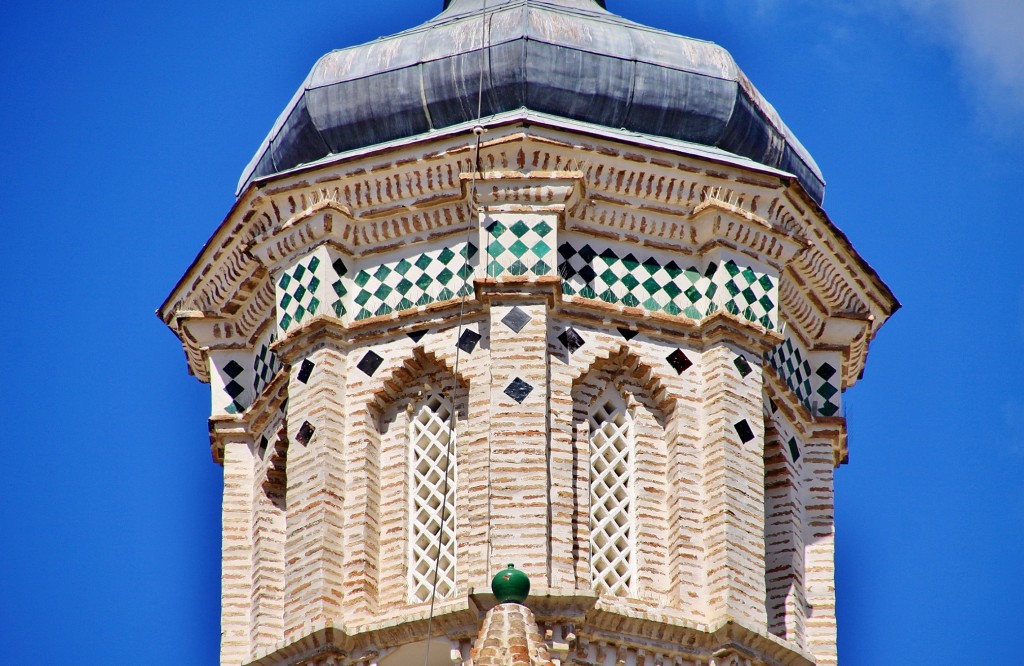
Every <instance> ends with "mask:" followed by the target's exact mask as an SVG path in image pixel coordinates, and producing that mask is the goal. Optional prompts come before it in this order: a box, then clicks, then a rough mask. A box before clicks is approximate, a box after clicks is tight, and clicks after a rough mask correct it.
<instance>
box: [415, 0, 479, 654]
mask: <svg viewBox="0 0 1024 666" xmlns="http://www.w3.org/2000/svg"><path fill="white" fill-rule="evenodd" d="M488 41H489V39H488V21H487V0H484V2H483V11H482V14H481V19H480V78H479V82H478V91H477V102H476V125H475V126H474V127H473V134H475V135H476V142H475V143H476V145H475V148H474V151H473V165H472V166H473V177H472V181H471V183H470V188H469V201H468V207H469V224H467V225H466V240H465V243H464V246H463V247H464V252H465V255H464V258H465V265H464V267H463V270H462V273H463V275H464V277H463V280H465V283H464V284H463V286H462V295H461V299H460V301H459V325H458V328H457V331H456V335H455V369H454V374H453V377H452V388H451V391H450V392H449V402H450V405H451V412H450V414H449V424H448V433H449V434H448V447H447V449H446V451H445V461H444V485H443V486H442V494H441V519H440V521H439V522H438V526H437V548H436V549H435V553H434V572H433V580H432V582H431V586H430V612H429V614H428V616H427V647H426V650H425V652H424V654H423V666H428V664H429V661H430V639H431V638H433V629H434V608H435V605H436V602H437V575H438V570H439V568H440V566H441V548H442V545H443V536H444V524H445V521H446V520H447V519H448V516H447V513H448V511H447V510H448V492H449V490H450V489H449V479H450V478H451V475H450V474H449V473H448V470H449V469H450V467H451V464H452V457H453V455H454V453H455V450H456V447H455V441H456V439H457V435H458V419H457V418H456V417H457V414H458V402H457V395H458V391H459V362H460V360H461V353H460V352H461V351H462V347H460V346H459V342H460V341H461V339H462V333H463V330H464V328H465V317H466V297H467V296H468V294H469V291H468V290H467V288H466V287H467V286H468V282H469V277H470V275H471V272H472V271H471V268H470V253H469V246H470V243H471V241H472V233H473V228H474V226H475V225H474V223H473V222H474V219H479V215H480V209H479V206H478V205H477V200H476V178H477V174H478V173H480V142H481V140H482V138H483V135H484V133H485V132H486V131H487V130H486V129H484V127H483V126H481V125H480V120H481V118H482V117H483V100H484V66H485V63H486V60H485V58H486V56H487V49H486V46H487V42H488ZM480 251H481V252H482V251H483V248H481V250H480ZM489 456H490V451H488V457H489ZM489 462H490V461H489V460H488V463H489ZM488 474H490V465H489V464H488ZM487 495H488V500H487V512H488V524H490V483H488V486H487ZM456 548H458V546H457V543H456ZM490 559H491V558H490V540H488V553H487V562H488V565H489V564H490Z"/></svg>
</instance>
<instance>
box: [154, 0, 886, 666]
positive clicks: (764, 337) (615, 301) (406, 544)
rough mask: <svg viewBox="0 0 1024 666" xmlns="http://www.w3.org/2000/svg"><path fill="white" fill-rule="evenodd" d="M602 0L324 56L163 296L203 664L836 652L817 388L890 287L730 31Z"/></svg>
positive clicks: (509, 13) (623, 660)
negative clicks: (196, 393)
mask: <svg viewBox="0 0 1024 666" xmlns="http://www.w3.org/2000/svg"><path fill="white" fill-rule="evenodd" d="M603 5H604V3H603V2H596V1H595V0H486V2H485V0H449V1H448V2H446V3H445V7H444V10H443V11H442V13H441V14H440V15H439V16H438V17H436V18H435V19H433V20H431V21H429V22H427V23H426V24H424V25H422V26H419V27H416V28H413V29H411V30H409V31H407V32H404V33H401V34H399V35H396V36H394V37H389V38H384V39H381V40H377V41H375V42H372V43H369V44H366V45H363V46H358V47H354V48H349V49H344V50H340V51H334V52H332V53H329V54H327V55H326V56H324V57H323V58H322V59H321V60H320V61H319V62H318V63H317V64H316V65H315V67H314V68H313V71H312V72H311V73H310V75H309V77H308V78H307V79H306V81H305V82H304V83H303V85H302V87H301V88H300V90H299V92H298V93H297V94H296V95H295V97H294V98H293V100H292V102H291V103H290V104H289V106H288V108H287V109H285V111H284V113H283V114H282V115H281V118H280V119H279V120H278V122H277V124H276V125H275V127H274V128H273V130H272V131H271V133H270V135H269V136H268V137H267V139H266V140H265V141H264V142H263V144H262V146H261V147H260V149H259V150H258V151H257V153H256V155H255V157H254V158H253V161H252V162H251V164H250V165H249V167H248V168H247V169H246V170H245V172H244V174H243V176H242V179H241V183H240V186H239V191H238V198H237V201H236V203H235V205H234V206H233V207H232V209H231V211H230V212H229V214H228V216H227V218H226V220H225V221H224V223H223V224H222V225H221V226H220V228H219V229H217V231H216V232H215V233H214V235H213V237H212V238H211V240H210V241H209V242H208V244H207V245H206V247H205V248H204V250H203V252H202V253H201V254H200V256H199V257H198V258H197V259H196V261H195V263H193V265H192V266H191V267H190V268H189V270H188V272H187V273H186V274H185V276H184V277H183V278H182V279H181V281H180V282H179V283H178V285H177V286H176V287H175V289H174V290H173V292H172V293H171V295H170V296H169V297H168V299H167V301H166V302H165V303H164V305H163V306H162V307H161V308H160V311H159V314H160V316H161V318H162V319H163V320H164V321H165V322H166V323H167V325H168V326H170V327H171V329H172V330H173V331H174V332H175V333H176V334H177V335H178V336H179V338H180V339H181V341H182V343H183V345H184V350H185V354H186V358H187V360H188V365H189V369H190V371H191V372H192V373H193V374H194V375H195V376H196V377H198V378H199V379H200V380H202V381H204V382H208V383H209V384H210V387H211V395H212V401H211V410H212V415H211V417H210V433H211V443H212V451H213V457H214V459H215V460H216V462H217V463H219V464H221V465H223V466H224V497H223V508H222V511H223V516H222V520H223V551H222V553H223V556H222V566H223V574H222V606H221V608H222V610H221V625H222V645H221V663H222V664H259V665H261V666H263V665H265V666H271V665H273V666H279V665H285V664H288V665H292V664H308V665H328V664H374V665H379V666H404V665H405V664H419V663H428V664H430V665H431V666H440V665H442V664H446V665H449V666H451V665H458V664H460V663H462V662H466V663H467V664H483V663H499V661H500V660H498V661H495V659H497V657H495V656H494V655H495V654H498V653H495V652H494V651H493V650H491V651H490V652H488V651H487V646H488V645H490V644H491V642H494V643H495V644H498V643H502V641H505V643H502V644H503V645H506V647H507V648H508V651H506V652H502V653H501V654H504V655H506V656H507V657H508V660H510V661H517V663H518V661H522V660H525V661H527V662H530V663H556V664H562V663H564V664H568V663H575V664H583V665H587V666H617V665H619V664H622V665H625V666H645V665H646V666H656V665H657V666H698V665H699V666H712V665H714V666H733V665H734V664H735V665H742V666H747V665H781V664H835V663H836V662H837V655H836V623H835V586H834V576H833V570H834V567H833V559H834V558H833V549H834V544H833V508H832V507H833V495H832V479H833V473H834V470H835V469H836V467H837V466H838V465H840V464H841V463H842V462H843V461H844V460H845V458H846V455H847V441H846V427H845V420H844V418H843V416H842V395H843V391H844V390H845V389H846V388H848V387H849V386H851V385H852V384H853V383H854V382H856V380H857V379H858V377H859V376H860V375H861V373H862V372H863V370H864V363H865V357H866V353H867V348H868V344H869V343H870V341H871V340H872V339H873V337H874V335H875V334H876V332H877V331H878V329H879V327H880V326H881V325H882V324H883V323H884V322H885V320H886V319H887V318H888V317H889V316H890V315H891V314H892V313H893V312H894V311H895V310H896V308H897V307H898V303H897V302H896V300H895V298H894V297H893V295H892V294H891V293H890V291H889V289H888V288H887V287H886V286H885V284H883V283H882V281H881V280H880V279H879V278H878V276H877V275H876V274H875V273H874V272H873V271H872V269H871V268H870V267H869V266H868V265H867V264H866V263H865V262H864V260H863V259H861V258H860V256H859V255H858V254H857V253H856V252H855V250H854V249H853V248H852V247H851V246H850V244H849V242H848V241H847V239H846V237H845V236H844V235H843V234H842V233H841V232H840V231H839V230H838V229H837V228H836V227H835V226H834V225H833V224H832V222H831V221H830V220H829V218H828V217H827V215H826V214H825V213H824V211H823V210H822V208H821V201H822V198H823V193H824V181H823V178H822V176H821V174H820V172H819V170H818V167H817V166H816V165H815V163H814V161H813V160H812V158H811V157H810V155H809V154H808V153H807V151H806V150H805V149H804V148H803V147H802V146H801V145H800V143H799V142H798V141H797V140H796V138H795V137H794V136H793V134H792V133H791V132H790V131H789V129H788V128H787V127H786V126H785V125H784V124H783V123H782V121H781V120H780V119H779V117H778V116H777V114H776V113H775V111H774V109H773V108H772V107H771V106H770V105H769V104H768V103H767V102H766V101H765V100H764V99H763V98H762V97H761V95H760V94H759V93H758V92H757V90H756V89H755V88H754V86H753V85H752V84H751V83H750V81H748V80H747V79H746V77H745V76H744V75H743V73H742V72H741V71H740V70H739V69H738V68H737V66H736V64H735V63H734V62H733V60H732V58H731V57H730V56H729V55H728V53H726V52H725V51H724V50H723V49H721V48H720V47H718V46H716V45H714V44H710V43H707V42H701V41H697V40H692V39H688V38H685V37H680V36H677V35H673V34H669V33H666V32H663V31H659V30H654V29H651V28H647V27H644V26H640V25H637V24H635V23H631V22H629V21H626V20H625V19H622V18H620V17H618V16H615V15H614V14H611V13H609V12H608V11H607V10H606V9H605V8H604V6H603ZM508 563H514V564H515V566H516V568H517V569H518V570H522V571H523V572H525V573H526V574H528V575H529V578H530V579H531V581H532V585H533V591H532V593H531V596H530V597H529V600H528V601H527V602H526V607H524V606H522V605H519V604H518V603H515V602H508V603H503V604H498V605H496V600H495V598H494V596H493V595H492V594H491V592H490V591H489V588H488V582H489V581H490V580H491V577H492V576H493V575H494V574H495V573H496V572H499V571H501V570H503V569H505V568H506V567H507V565H508ZM527 607H528V608H527ZM497 635H500V636H502V637H503V638H501V639H500V640H499V639H498V638H493V640H492V638H491V637H492V636H497ZM492 647H493V646H492ZM517 650H518V651H519V652H517ZM520 653H521V654H520ZM509 655H511V656H509ZM516 655H518V656H516ZM524 655H525V656H524ZM489 660H490V661H489Z"/></svg>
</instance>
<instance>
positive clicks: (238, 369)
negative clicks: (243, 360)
mask: <svg viewBox="0 0 1024 666" xmlns="http://www.w3.org/2000/svg"><path fill="white" fill-rule="evenodd" d="M243 370H245V368H243V367H242V366H241V365H240V364H239V363H238V362H237V361H234V360H232V361H228V363H227V365H225V366H224V372H226V373H227V375H228V377H231V379H234V378H235V377H237V376H238V375H240V374H242V371H243Z"/></svg>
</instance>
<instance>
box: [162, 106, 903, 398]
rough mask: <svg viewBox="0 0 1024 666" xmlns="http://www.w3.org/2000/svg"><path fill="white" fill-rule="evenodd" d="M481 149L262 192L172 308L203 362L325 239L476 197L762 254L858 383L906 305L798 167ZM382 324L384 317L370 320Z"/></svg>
mask: <svg viewBox="0 0 1024 666" xmlns="http://www.w3.org/2000/svg"><path fill="white" fill-rule="evenodd" d="M472 147H473V137H472V136H471V135H466V136H449V137H441V138H438V139H432V140H425V141H422V142H419V143H414V144H410V145H407V146H402V147H397V148H394V149H390V150H388V151H386V152H380V153H375V154H370V155H365V156H362V157H359V158H353V159H350V160H349V161H346V162H335V163H330V164H325V165H323V166H320V167H317V168H316V169H311V170H310V171H307V172H304V173H301V174H290V175H285V176H281V177H280V178H279V179H277V180H275V181H273V182H271V183H268V184H265V185H263V186H262V187H253V188H251V189H250V190H249V191H248V192H247V193H246V194H245V195H243V197H242V198H241V199H240V200H239V201H238V203H237V204H236V207H235V209H234V211H233V212H232V213H231V214H230V215H229V216H228V218H227V219H226V220H225V222H224V223H223V224H222V226H221V228H220V229H219V230H218V231H217V233H216V234H215V235H214V237H213V238H212V239H211V241H210V242H209V244H208V245H207V248H206V249H205V250H204V252H203V254H202V255H200V257H199V258H197V260H196V262H195V264H194V265H193V267H192V269H190V271H189V273H188V274H187V275H186V277H185V278H183V279H182V281H181V282H180V283H179V285H178V287H177V288H176V290H175V292H174V293H173V294H172V295H171V297H170V298H169V299H168V301H167V302H166V303H165V304H164V306H163V307H162V308H161V311H160V315H161V317H162V318H163V319H164V321H165V322H167V323H168V325H169V326H171V328H172V329H174V330H175V331H176V333H178V335H179V337H180V338H181V339H182V341H183V343H184V346H185V350H186V355H187V357H188V359H189V363H190V366H191V369H192V372H193V373H194V374H196V375H197V376H199V377H200V379H203V380H206V379H208V377H207V373H206V370H205V368H204V367H203V366H204V363H203V358H202V356H203V354H202V353H201V350H200V349H197V348H196V347H197V346H198V347H200V348H201V347H203V346H205V345H206V344H207V343H204V342H203V341H204V340H208V339H210V338H214V339H217V340H219V338H217V336H218V335H219V336H221V337H222V338H223V337H231V338H237V339H238V341H239V342H240V341H242V340H243V339H246V338H251V336H252V335H253V334H254V333H255V331H257V330H259V329H260V328H261V327H262V325H263V322H264V321H265V320H266V319H267V318H268V316H269V313H270V312H271V311H272V309H273V303H274V296H273V282H272V280H271V279H270V278H271V276H272V275H273V273H274V271H276V270H278V269H279V268H280V266H281V265H283V264H284V263H285V262H287V261H289V260H290V259H291V258H293V257H295V256H297V255H298V254H301V253H305V252H309V251H310V250H312V249H314V248H315V247H316V246H317V244H323V243H330V244H332V245H334V246H336V247H338V248H340V249H342V250H344V251H345V252H346V253H348V254H350V255H351V256H354V257H364V256H371V255H376V254H378V253H384V252H389V251H394V250H396V249H398V248H401V247H403V246H405V245H408V244H410V243H421V242H423V243H426V242H436V241H438V240H442V239H443V238H445V237H455V236H457V235H459V234H464V233H466V232H467V231H470V230H471V228H472V226H474V225H476V224H478V220H477V215H476V214H475V213H474V212H473V211H472V210H471V208H470V203H471V199H472V198H475V199H476V200H477V201H478V202H479V203H480V204H481V205H484V206H487V207H490V208H492V209H495V210H502V209H505V210H512V211H516V210H521V211H524V212H525V211H533V212H537V211H538V210H542V211H543V210H546V209H547V208H548V207H551V210H553V211H557V212H559V213H564V217H565V222H564V225H565V228H566V230H572V231H582V232H585V233H588V234H590V235H594V236H598V237H605V238H608V239H614V240H618V241H621V242H625V243H633V244H637V245H641V246H645V247H650V248H655V249H664V250H670V251H673V252H680V253H683V254H685V255H688V256H698V255H703V254H705V253H707V252H713V251H715V248H729V249H733V250H735V251H737V252H741V253H744V254H748V255H750V256H751V257H753V258H754V259H756V260H757V261H760V262H762V263H763V264H765V265H767V266H771V267H773V268H774V269H775V270H777V271H779V272H780V274H781V276H782V279H781V280H780V284H779V302H780V307H781V308H782V315H783V318H784V319H785V320H786V321H787V322H788V323H789V325H790V326H794V327H799V328H800V329H801V332H802V333H801V334H802V337H804V338H805V339H807V340H808V341H809V343H810V345H811V346H814V345H817V344H827V345H833V346H835V345H843V344H847V345H849V346H850V352H849V354H848V363H846V364H845V365H846V368H847V370H846V373H845V374H846V382H847V384H851V383H853V381H855V380H856V377H857V376H858V375H859V373H860V369H861V367H862V365H863V361H864V355H865V352H866V347H867V344H868V342H869V341H870V339H871V338H872V337H873V335H874V332H875V330H876V329H877V327H878V325H880V323H881V322H882V321H884V320H885V318H887V317H888V315H889V314H891V313H892V311H894V310H895V308H896V307H898V304H897V303H895V301H894V300H893V299H892V298H891V294H889V292H888V290H887V289H885V288H884V285H881V283H880V282H879V281H878V280H877V278H876V277H875V276H874V273H873V271H871V270H870V268H869V267H867V266H866V264H864V262H863V261H862V260H861V259H860V258H859V257H858V256H857V255H856V254H855V253H854V251H853V250H852V248H850V246H849V243H848V242H847V241H846V239H845V237H843V236H842V234H841V233H840V232H838V230H836V229H835V227H834V226H832V224H831V222H830V221H829V220H828V218H827V216H825V215H824V213H822V212H821V211H820V209H818V208H816V207H815V206H813V205H811V202H809V201H808V200H803V199H804V198H803V197H801V195H800V193H799V192H798V189H799V188H798V186H796V185H794V184H792V183H789V182H787V181H786V180H785V179H782V178H778V177H774V176H771V175H769V174H759V173H752V172H751V171H749V170H746V169H743V168H740V167H737V166H732V165H723V164H716V163H713V162H709V161H706V160H702V159H699V158H697V157H693V156H689V155H680V154H673V153H670V152H668V151H666V150H661V149H655V148H650V147H639V146H632V145H628V144H625V143H622V142H621V141H614V140H610V139H596V138H594V137H585V136H584V137H581V136H578V135H570V134H567V133H565V132H564V131H562V130H559V129H558V128H553V127H546V126H543V125H539V124H533V125H530V126H529V127H528V128H524V127H523V126H522V125H509V126H503V127H495V128H491V129H490V132H489V134H488V135H487V137H486V140H485V141H482V142H481V146H480V160H479V164H480V168H481V171H480V173H478V174H477V175H476V182H475V184H474V182H473V173H472V171H473V169H474V166H475V165H474V160H473V150H472ZM538 179H541V180H540V182H538ZM470 188H472V189H473V193H472V194H473V197H470V194H471V193H470V191H469V190H470ZM575 300H578V299H574V301H575ZM197 311H198V312H200V313H204V314H203V317H205V316H208V315H216V316H218V317H221V318H223V319H224V320H225V321H223V322H221V323H220V324H219V327H217V331H215V332H214V331H207V330H206V329H207V328H211V327H209V326H207V325H206V324H202V323H198V322H196V321H195V320H196V319H197V317H195V316H194V315H193V314H190V313H194V312H197ZM410 314H412V313H411V312H410V313H401V315H392V316H391V317H390V318H391V319H393V318H395V317H396V316H407V315H410ZM636 314H637V315H638V316H639V315H643V313H636ZM643 316H646V315H643ZM201 318H202V317H199V318H198V319H201ZM833 320H835V321H833ZM370 323H377V322H374V321H373V320H367V321H365V322H360V324H361V325H369V324H370ZM229 330H230V333H229V334H228V333H226V332H227V331H229ZM217 344H220V342H219V341H218V342H217Z"/></svg>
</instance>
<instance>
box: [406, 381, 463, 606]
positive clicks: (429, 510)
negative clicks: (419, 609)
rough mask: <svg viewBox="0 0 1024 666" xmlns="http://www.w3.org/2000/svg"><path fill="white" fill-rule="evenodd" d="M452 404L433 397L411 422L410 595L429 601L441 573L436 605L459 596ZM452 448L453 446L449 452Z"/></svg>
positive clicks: (417, 406) (423, 402)
mask: <svg viewBox="0 0 1024 666" xmlns="http://www.w3.org/2000/svg"><path fill="white" fill-rule="evenodd" d="M451 418H452V403H451V401H450V400H449V399H448V398H447V397H445V396H443V395H441V394H440V393H432V394H430V395H428V396H426V397H425V398H423V399H422V400H420V401H419V402H417V403H414V405H413V409H412V415H411V418H410V421H409V458H410V470H411V472H412V473H411V474H410V475H409V479H410V488H409V498H410V499H409V511H410V515H409V546H410V548H409V590H410V596H411V598H412V600H413V601H414V602H422V601H429V600H430V596H431V592H432V590H433V589H434V569H435V565H436V568H437V596H436V598H437V599H444V598H446V597H450V596H451V595H452V594H454V592H455V580H456V578H455V575H456V573H455V572H456V550H457V548H456V541H455V486H456V478H457V477H456V469H455V467H456V466H455V442H453V441H451V437H452V431H451ZM449 444H450V446H449Z"/></svg>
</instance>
